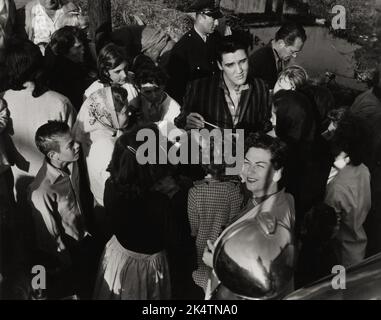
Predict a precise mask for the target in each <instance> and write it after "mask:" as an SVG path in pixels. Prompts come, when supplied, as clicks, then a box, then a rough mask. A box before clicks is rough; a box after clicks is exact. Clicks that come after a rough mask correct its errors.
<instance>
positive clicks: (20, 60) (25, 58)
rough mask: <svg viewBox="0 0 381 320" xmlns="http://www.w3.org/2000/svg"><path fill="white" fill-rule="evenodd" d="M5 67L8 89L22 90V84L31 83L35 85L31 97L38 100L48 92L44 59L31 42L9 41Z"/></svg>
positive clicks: (23, 87)
mask: <svg viewBox="0 0 381 320" xmlns="http://www.w3.org/2000/svg"><path fill="white" fill-rule="evenodd" d="M5 66H6V68H7V75H8V84H9V88H10V89H12V90H16V91H20V90H23V89H25V86H24V83H25V82H28V81H31V82H33V83H34V85H35V87H34V90H33V92H32V96H33V97H35V98H38V97H39V96H41V95H43V94H44V93H45V92H46V91H48V87H47V85H46V76H45V74H44V58H43V56H42V54H41V51H40V49H39V47H38V46H37V45H35V44H34V43H33V42H31V41H29V40H21V39H10V40H9V41H8V42H7V45H6V48H5Z"/></svg>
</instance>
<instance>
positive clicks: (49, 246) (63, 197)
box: [28, 121, 91, 293]
mask: <svg viewBox="0 0 381 320" xmlns="http://www.w3.org/2000/svg"><path fill="white" fill-rule="evenodd" d="M35 141H36V145H37V147H38V149H39V150H40V151H41V153H43V154H44V155H45V160H44V163H43V165H42V167H41V169H40V170H39V172H38V174H37V176H36V178H35V179H34V181H33V182H32V183H31V185H30V187H29V193H28V194H29V200H30V203H31V206H32V210H33V218H34V221H35V228H36V241H37V249H38V252H39V253H41V254H42V256H43V257H45V258H48V261H55V262H56V264H55V265H54V268H58V269H59V270H71V268H72V270H73V271H74V272H75V275H73V277H71V278H73V283H74V284H75V283H76V280H74V279H75V278H76V275H78V279H81V280H82V279H83V278H82V277H81V276H80V275H83V274H82V273H81V272H82V271H83V270H85V267H84V265H85V264H86V263H85V262H84V261H86V260H88V261H90V260H91V259H89V254H90V252H89V251H87V250H85V247H87V246H88V244H89V238H90V235H89V233H88V232H87V228H86V222H85V217H84V214H83V212H82V208H81V203H80V192H79V172H78V164H77V160H78V158H79V155H80V147H79V144H78V143H77V142H75V141H74V139H73V137H72V135H71V133H70V128H69V126H68V125H67V124H66V123H64V122H60V121H49V122H48V123H46V124H44V125H42V126H41V127H39V128H38V130H37V132H36V136H35ZM90 242H91V241H90ZM48 272H49V271H48ZM78 279H77V280H78ZM84 288H85V287H84V286H83V283H81V287H80V288H76V289H77V290H82V289H84ZM48 289H49V288H48ZM76 293H78V291H77V292H76Z"/></svg>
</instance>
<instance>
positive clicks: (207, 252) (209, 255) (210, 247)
mask: <svg viewBox="0 0 381 320" xmlns="http://www.w3.org/2000/svg"><path fill="white" fill-rule="evenodd" d="M206 244H207V245H206V247H205V249H204V254H203V256H202V261H203V262H204V263H205V264H206V265H207V266H208V267H210V268H213V255H214V249H215V247H214V244H213V243H212V241H210V240H208V241H207V243H206Z"/></svg>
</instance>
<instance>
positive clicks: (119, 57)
mask: <svg viewBox="0 0 381 320" xmlns="http://www.w3.org/2000/svg"><path fill="white" fill-rule="evenodd" d="M97 68H98V80H96V81H94V82H93V83H92V84H91V85H90V87H88V88H87V89H86V91H85V99H86V98H88V97H89V96H90V95H91V94H92V93H93V92H95V91H97V90H98V89H102V88H104V87H108V86H111V85H118V86H122V87H123V88H124V89H126V90H127V93H128V101H129V102H130V103H134V102H133V100H135V98H136V97H137V96H138V92H137V90H136V88H135V86H134V84H133V83H132V82H131V77H130V76H129V72H128V61H127V58H126V55H125V52H124V51H123V49H122V48H120V47H118V46H117V45H115V44H113V43H109V44H107V45H106V46H105V47H103V48H102V50H101V51H100V52H99V55H98V59H97Z"/></svg>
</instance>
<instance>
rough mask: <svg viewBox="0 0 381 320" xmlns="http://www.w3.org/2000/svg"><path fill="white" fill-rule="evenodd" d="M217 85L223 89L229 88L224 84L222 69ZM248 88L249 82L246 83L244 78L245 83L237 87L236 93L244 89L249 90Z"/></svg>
mask: <svg viewBox="0 0 381 320" xmlns="http://www.w3.org/2000/svg"><path fill="white" fill-rule="evenodd" d="M219 87H220V88H222V89H224V90H229V88H228V86H227V85H226V83H225V80H224V72H223V71H221V75H220V79H219ZM249 89H250V83H248V82H247V80H246V83H245V84H243V85H241V86H239V87H238V93H240V92H242V91H244V90H249Z"/></svg>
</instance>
